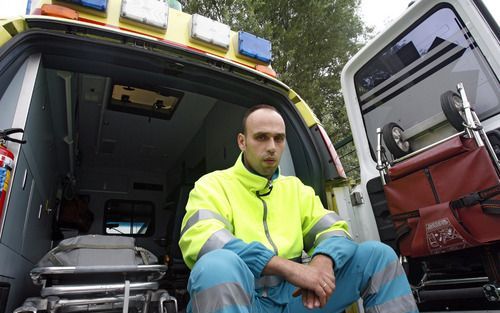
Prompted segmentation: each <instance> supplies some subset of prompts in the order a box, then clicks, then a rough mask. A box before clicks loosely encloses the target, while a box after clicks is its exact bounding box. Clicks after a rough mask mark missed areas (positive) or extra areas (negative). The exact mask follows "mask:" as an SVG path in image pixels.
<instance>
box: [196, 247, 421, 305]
mask: <svg viewBox="0 0 500 313" xmlns="http://www.w3.org/2000/svg"><path fill="white" fill-rule="evenodd" d="M350 244H351V245H352V244H355V245H356V246H355V249H353V252H352V255H351V256H350V257H349V259H348V260H347V261H346V262H344V263H343V265H342V266H341V267H338V268H335V269H334V273H335V278H336V290H335V292H334V293H333V295H332V296H331V298H330V300H329V301H328V304H327V305H326V307H324V308H321V309H314V310H309V309H307V308H305V307H304V305H303V304H302V299H301V298H300V296H299V297H296V298H294V297H292V293H293V291H294V290H295V289H296V287H295V286H293V285H291V284H290V283H288V282H286V281H284V280H283V281H281V282H279V283H278V284H277V285H276V286H273V287H268V286H265V287H261V288H256V284H255V278H254V276H253V274H252V273H251V272H250V270H249V269H248V267H247V265H246V264H245V263H244V262H243V261H242V259H241V258H240V257H239V256H238V255H237V254H235V253H234V252H232V251H230V250H227V249H218V250H214V251H211V252H209V253H207V254H206V255H204V256H203V257H201V258H200V259H199V260H198V262H197V263H196V264H195V266H194V268H193V270H192V272H191V275H190V278H189V283H188V291H189V293H190V295H191V301H190V303H189V305H188V309H187V312H188V313H237V312H238V313H250V312H252V313H306V312H307V313H309V312H324V313H326V312H328V313H336V312H342V311H343V310H344V309H345V308H346V307H348V306H349V305H350V304H352V303H353V302H355V301H357V300H358V299H359V298H361V299H362V300H363V306H364V308H365V312H366V313H378V312H384V313H414V312H418V308H417V306H416V304H415V300H414V298H413V295H412V292H411V289H410V286H409V283H408V280H407V278H406V275H405V274H404V271H403V270H402V267H401V265H400V263H399V260H398V258H397V256H396V254H395V253H394V251H393V250H392V248H390V247H389V246H387V245H385V244H383V243H380V242H376V241H368V242H364V243H361V244H356V243H350Z"/></svg>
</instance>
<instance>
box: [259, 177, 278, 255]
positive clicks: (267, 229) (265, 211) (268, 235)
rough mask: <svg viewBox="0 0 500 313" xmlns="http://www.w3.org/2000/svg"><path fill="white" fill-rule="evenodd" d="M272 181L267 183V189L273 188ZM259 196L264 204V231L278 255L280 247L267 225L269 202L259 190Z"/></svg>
mask: <svg viewBox="0 0 500 313" xmlns="http://www.w3.org/2000/svg"><path fill="white" fill-rule="evenodd" d="M272 188H273V186H272V181H271V180H269V181H268V182H267V185H266V189H272ZM270 192H271V191H269V192H268V193H266V194H265V195H268V194H269V193H270ZM257 197H258V198H259V199H260V201H262V205H263V206H264V216H263V218H262V221H263V224H264V232H265V233H266V237H267V241H269V243H270V244H271V246H272V247H273V250H274V254H276V255H278V247H276V245H275V244H274V241H273V239H272V238H271V234H270V233H269V226H268V225H267V203H266V201H265V200H264V199H262V198H261V195H260V194H259V192H258V191H257Z"/></svg>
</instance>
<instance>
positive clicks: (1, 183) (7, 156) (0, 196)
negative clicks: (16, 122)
mask: <svg viewBox="0 0 500 313" xmlns="http://www.w3.org/2000/svg"><path fill="white" fill-rule="evenodd" d="M22 132H24V130H22V129H21V128H9V129H4V130H0V188H1V189H0V217H1V216H2V213H3V207H4V204H5V199H6V198H7V191H8V190H9V182H10V176H11V174H12V169H13V168H14V154H13V153H12V152H11V151H10V150H9V149H7V147H6V146H5V142H7V141H12V142H17V143H20V144H23V143H26V141H25V140H18V139H15V138H11V137H9V135H11V134H15V133H22Z"/></svg>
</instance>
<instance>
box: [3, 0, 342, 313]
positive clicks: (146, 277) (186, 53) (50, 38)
mask: <svg viewBox="0 0 500 313" xmlns="http://www.w3.org/2000/svg"><path fill="white" fill-rule="evenodd" d="M170 4H171V6H169V5H167V3H165V2H164V1H160V0H121V1H120V0H116V1H115V0H81V1H80V0H71V1H69V0H68V1H55V0H54V1H28V8H27V12H28V13H29V14H27V15H26V16H23V17H14V18H9V19H5V20H1V21H0V130H1V132H0V137H1V138H2V139H1V142H2V150H0V152H1V156H2V159H1V160H2V162H1V163H0V165H1V166H2V175H3V176H2V197H3V198H2V199H3V200H2V204H1V207H0V220H1V224H0V226H1V227H0V312H8V313H11V312H13V311H15V312H37V311H41V312H45V311H50V312H80V311H82V312H87V311H96V312H108V311H111V312H115V311H117V312H127V311H130V312H136V311H139V312H143V311H144V312H145V310H148V308H147V307H140V306H138V304H137V303H142V302H148V301H151V303H157V305H156V306H155V307H154V310H157V309H158V310H159V311H162V312H169V313H170V312H175V311H180V312H182V311H183V309H184V308H185V306H186V303H187V301H188V299H187V292H186V284H187V277H188V275H189V271H188V269H187V268H186V266H185V265H184V263H183V261H182V257H181V255H180V251H179V248H178V244H177V242H178V240H179V233H180V223H181V220H182V217H183V212H184V206H185V204H186V201H187V196H188V194H189V191H190V190H191V188H192V187H193V184H194V182H195V181H196V180H197V179H198V178H199V177H200V176H202V175H204V174H205V173H208V172H210V171H213V170H217V169H223V168H227V167H230V166H232V165H233V164H234V162H235V160H236V158H237V157H238V155H239V153H240V151H239V149H238V146H237V144H236V136H237V134H238V132H240V131H241V120H242V117H243V114H244V112H245V111H246V109H247V108H249V107H250V106H253V105H256V104H260V103H266V104H270V105H272V106H274V107H276V108H277V109H278V110H279V112H280V113H281V114H282V115H283V117H284V119H285V122H286V124H287V142H288V145H287V148H286V151H285V152H284V154H283V158H282V160H281V164H280V167H281V172H282V173H283V174H284V175H296V176H298V177H299V178H300V179H301V180H302V181H303V182H304V183H306V184H308V185H310V186H312V187H313V188H314V189H315V190H316V192H317V193H318V195H320V197H321V199H322V201H323V203H324V206H325V207H327V208H329V209H331V210H333V209H335V207H336V205H335V201H336V200H335V199H336V196H334V191H333V187H334V186H343V185H345V181H346V180H345V174H344V171H343V169H342V166H341V164H340V161H339V159H338V156H337V154H336V153H335V149H334V148H333V145H332V143H331V141H330V139H329V137H328V135H327V134H326V132H325V130H324V129H323V127H322V126H321V125H320V123H319V122H318V119H317V118H316V116H315V115H314V114H313V112H312V111H311V110H310V109H309V107H308V105H307V104H306V103H305V102H304V101H303V100H302V99H301V97H300V96H299V95H298V94H297V93H296V92H294V91H293V90H292V89H290V88H289V87H288V86H286V85H285V84H284V83H282V82H281V81H280V80H279V79H278V78H277V76H278V75H277V74H276V73H275V71H274V70H273V69H272V67H271V60H272V46H271V42H269V41H268V40H266V39H263V38H259V37H258V36H255V35H254V34H251V33H248V32H245V31H243V30H231V29H230V27H229V26H227V25H225V24H222V23H220V22H217V21H214V20H210V19H208V18H206V17H204V16H201V15H198V14H194V15H189V14H186V13H183V12H182V11H180V10H179V9H180V5H179V3H177V2H176V1H170ZM341 188H344V187H341ZM342 190H343V189H342ZM344 200H345V199H344V198H342V199H341V201H344ZM87 234H89V235H90V236H91V237H85V238H86V239H85V240H83V239H82V240H80V241H78V242H75V241H71V242H70V243H68V241H67V240H73V239H71V238H78V237H76V236H79V235H87ZM116 235H119V236H120V238H121V239H119V240H118V239H113V238H116V237H117V236H116ZM102 236H106V237H102ZM106 238H108V239H106ZM123 238H125V239H123ZM127 238H132V239H134V242H130V241H127ZM61 242H64V243H66V247H67V249H70V248H71V247H75V245H79V247H82V246H85V249H87V250H91V251H94V252H95V255H94V256H92V255H90V256H89V255H86V256H85V258H86V259H85V260H87V261H88V259H93V258H95V259H97V258H98V256H99V255H101V254H102V253H104V251H102V250H103V249H101V250H99V248H102V245H104V246H106V247H108V248H112V249H115V250H112V251H114V252H116V253H109V251H108V252H107V253H108V254H106V257H105V258H104V260H105V261H106V262H108V263H113V262H117V264H116V265H119V266H118V267H117V266H111V265H115V264H111V265H110V266H107V267H104V268H103V267H99V268H95V267H94V268H92V267H90V268H89V267H88V266H87V267H84V268H82V267H74V266H73V267H71V266H70V267H68V266H66V267H61V266H59V267H57V266H55V267H54V266H49V267H48V268H47V267H42V268H41V267H40V264H45V263H43V262H45V261H47V260H45V261H41V260H42V258H44V256H45V255H47V252H48V251H49V250H51V249H53V248H55V247H58V249H61V247H62V246H61V244H60V243H61ZM99 245H100V246H99ZM136 246H137V247H141V248H143V249H145V250H147V251H149V252H151V254H152V255H154V258H156V259H157V260H158V263H159V265H152V264H149V265H145V264H144V265H140V266H141V267H139V268H137V267H134V268H131V267H130V266H129V265H127V266H128V267H125V268H124V267H123V266H124V265H120V263H118V262H120V261H123V260H124V259H125V258H126V254H125V252H126V251H122V250H127V249H129V248H127V247H131V248H130V249H132V250H134V251H142V252H143V250H138V249H136V248H135V247H136ZM68 247H70V248H68ZM118 248H120V249H118ZM85 249H84V250H85ZM130 249H129V250H130ZM98 250H99V251H98ZM118 250H119V251H120V253H123V257H120V258H119V257H118V255H122V254H119V253H118ZM56 252H57V251H56ZM56 252H54V251H53V250H52V252H51V253H49V254H48V257H49V259H50V260H52V261H54V260H56V259H57V260H59V261H60V263H61V264H62V263H63V262H62V261H61V257H60V255H58V254H57V253H56ZM141 257H144V253H143V254H141ZM78 258H80V261H81V262H84V261H83V259H84V257H83V256H78ZM154 258H153V257H152V256H151V255H147V257H146V258H145V260H146V261H147V260H151V259H154ZM143 259H144V258H143ZM50 260H49V261H50ZM132 261H134V260H132ZM146 261H145V262H144V263H148V262H146ZM120 266H121V267H120ZM117 268H118V269H117ZM131 270H133V271H132V272H133V273H131V272H130V271H131ZM110 271H111V272H112V273H111V272H110ZM113 271H114V272H113ZM117 272H118V276H120V277H121V278H122V279H124V281H122V282H116V281H111V282H109V283H104V282H105V281H107V280H106V279H107V278H108V277H110V276H113V275H115V276H116V274H117ZM144 273H146V274H144ZM76 274H81V275H79V276H78V275H76ZM51 275H52V276H51ZM75 275H76V276H78V277H77V278H75V277H74V276H75ZM68 277H73V278H72V279H73V281H71V280H70V281H69V282H67V278H68ZM160 277H162V278H160ZM136 279H142V280H139V281H137V280H136ZM63 281H66V282H65V283H63ZM162 290H164V291H162ZM160 291H161V292H160ZM88 294H96V296H95V297H94V296H92V297H89V296H87V295H88ZM79 297H80V298H79ZM81 297H83V298H81ZM175 307H177V308H175ZM150 310H153V309H150Z"/></svg>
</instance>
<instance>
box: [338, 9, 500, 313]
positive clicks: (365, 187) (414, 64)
mask: <svg viewBox="0 0 500 313" xmlns="http://www.w3.org/2000/svg"><path fill="white" fill-rule="evenodd" d="M485 4H486V1H485V2H484V3H483V2H482V1H478V0H473V1H466V0H457V1H453V0H446V1H437V0H436V1H413V2H412V4H411V5H410V6H409V7H408V8H407V10H406V11H405V12H404V13H403V14H402V15H401V16H400V17H399V18H398V19H397V20H396V21H394V22H393V23H392V24H391V25H389V26H388V28H387V29H386V30H384V31H383V32H381V33H380V34H379V35H378V36H377V37H375V38H374V39H373V40H372V41H371V42H370V43H368V44H367V45H366V46H364V47H363V48H362V49H361V50H360V51H359V52H358V53H357V54H356V55H355V56H354V57H353V58H352V59H351V60H350V61H349V62H348V63H347V65H346V66H345V67H344V69H343V72H342V76H341V80H342V81H341V83H342V92H343V94H344V100H345V104H346V108H347V113H348V118H349V121H350V125H351V130H352V136H353V140H354V144H355V147H356V155H357V156H358V159H359V165H360V169H359V171H360V184H358V185H356V186H354V187H353V189H352V191H351V195H352V200H353V201H352V203H351V206H350V207H349V206H346V207H345V209H343V211H344V212H346V215H350V216H351V221H352V223H353V225H352V228H351V229H352V231H353V235H354V236H355V237H356V238H360V239H362V240H366V239H378V240H381V241H382V242H385V243H387V244H388V245H390V246H392V247H393V248H394V249H395V251H396V252H397V253H398V254H399V256H400V260H401V262H402V264H403V266H404V268H405V270H406V273H407V276H408V278H409V280H410V283H411V285H412V288H413V291H414V295H415V298H416V300H417V303H418V305H419V308H420V310H421V311H426V312H427V311H468V312H498V310H499V309H500V206H499V202H498V201H499V196H498V195H499V192H500V190H499V169H500V167H499V161H498V157H499V154H500V149H499V148H500V131H499V130H500V115H499V113H500V81H499V78H500V44H499V43H500V42H499V34H500V31H499V27H498V10H497V11H488V9H487V7H486V5H485ZM495 15H496V16H497V20H495V18H494V16H495Z"/></svg>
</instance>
